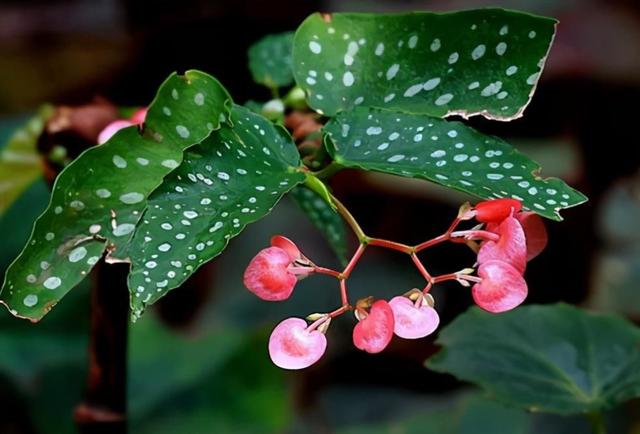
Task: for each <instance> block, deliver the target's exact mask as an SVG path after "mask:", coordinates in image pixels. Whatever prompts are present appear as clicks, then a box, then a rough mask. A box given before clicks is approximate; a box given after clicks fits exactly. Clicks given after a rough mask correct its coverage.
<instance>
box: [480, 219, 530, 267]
mask: <svg viewBox="0 0 640 434" xmlns="http://www.w3.org/2000/svg"><path fill="white" fill-rule="evenodd" d="M487 230H490V231H491V232H495V233H496V234H498V235H500V239H498V241H491V240H488V241H484V242H483V243H482V245H481V247H480V250H479V251H478V263H479V264H480V265H482V264H483V263H485V262H487V261H492V260H499V261H503V262H508V263H509V264H511V265H513V266H514V267H515V268H516V270H518V271H519V272H520V274H523V273H524V270H525V268H526V267H527V240H526V238H525V235H524V230H523V229H522V225H521V224H520V222H519V221H518V220H517V219H516V218H515V217H507V218H506V219H504V220H503V221H502V222H501V223H500V224H499V225H495V224H492V225H488V227H487Z"/></svg>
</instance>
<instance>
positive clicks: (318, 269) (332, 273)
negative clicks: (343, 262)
mask: <svg viewBox="0 0 640 434" xmlns="http://www.w3.org/2000/svg"><path fill="white" fill-rule="evenodd" d="M313 271H315V272H316V273H319V274H326V275H328V276H332V277H335V278H336V279H339V278H340V272H339V271H336V270H332V269H331V268H325V267H318V266H314V267H313Z"/></svg>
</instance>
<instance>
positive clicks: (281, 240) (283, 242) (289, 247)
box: [271, 235, 302, 261]
mask: <svg viewBox="0 0 640 434" xmlns="http://www.w3.org/2000/svg"><path fill="white" fill-rule="evenodd" d="M271 246H273V247H279V248H281V249H282V250H284V251H285V252H287V254H288V255H289V257H290V258H291V260H292V261H295V260H296V259H300V258H301V257H302V253H300V249H298V246H296V243H294V242H293V241H291V240H290V239H289V238H287V237H283V236H282V235H275V236H273V237H271Z"/></svg>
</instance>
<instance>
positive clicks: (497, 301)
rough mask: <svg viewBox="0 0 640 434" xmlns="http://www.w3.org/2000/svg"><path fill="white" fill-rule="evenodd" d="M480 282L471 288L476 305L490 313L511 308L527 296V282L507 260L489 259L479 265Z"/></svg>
mask: <svg viewBox="0 0 640 434" xmlns="http://www.w3.org/2000/svg"><path fill="white" fill-rule="evenodd" d="M478 276H480V277H481V278H482V282H480V283H476V284H475V285H473V288H471V294H472V295H473V300H474V301H475V302H476V304H477V305H478V306H480V307H481V308H483V309H484V310H486V311H488V312H492V313H500V312H505V311H508V310H511V309H513V308H514V307H516V306H518V305H520V304H521V303H522V302H523V301H524V299H525V298H527V292H528V289H527V282H525V280H524V278H523V277H522V274H521V273H520V272H519V271H518V270H516V269H515V268H514V267H513V266H512V265H510V264H509V263H507V262H503V261H497V260H490V261H487V262H485V263H483V264H481V265H480V268H479V269H478Z"/></svg>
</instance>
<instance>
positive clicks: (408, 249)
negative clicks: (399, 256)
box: [367, 238, 414, 254]
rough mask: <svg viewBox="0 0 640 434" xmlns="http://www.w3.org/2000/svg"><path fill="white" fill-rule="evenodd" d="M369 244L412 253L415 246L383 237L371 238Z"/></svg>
mask: <svg viewBox="0 0 640 434" xmlns="http://www.w3.org/2000/svg"><path fill="white" fill-rule="evenodd" d="M367 244H369V245H371V246H378V247H383V248H385V249H391V250H397V251H398V252H402V253H408V254H411V253H413V251H414V248H413V247H411V246H408V245H406V244H402V243H396V242H395V241H389V240H383V239H381V238H369V240H368V241H367Z"/></svg>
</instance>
